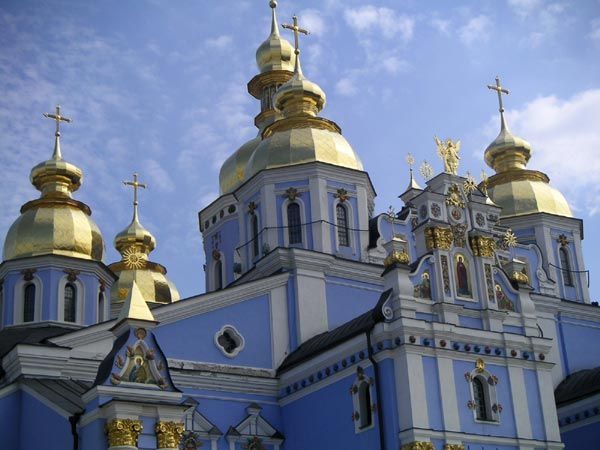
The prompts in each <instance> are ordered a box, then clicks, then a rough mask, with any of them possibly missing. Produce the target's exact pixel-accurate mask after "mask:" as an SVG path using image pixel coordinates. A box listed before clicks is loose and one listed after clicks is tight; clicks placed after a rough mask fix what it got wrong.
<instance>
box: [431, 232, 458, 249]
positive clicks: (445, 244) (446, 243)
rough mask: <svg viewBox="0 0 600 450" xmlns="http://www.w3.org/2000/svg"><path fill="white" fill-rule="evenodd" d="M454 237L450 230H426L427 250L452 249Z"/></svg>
mask: <svg viewBox="0 0 600 450" xmlns="http://www.w3.org/2000/svg"><path fill="white" fill-rule="evenodd" d="M452 241H453V235H452V230H451V229H450V228H441V227H430V228H427V229H425V245H426V246H427V250H433V249H440V250H450V249H451V248H452Z"/></svg>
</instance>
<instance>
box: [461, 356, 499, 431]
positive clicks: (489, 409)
mask: <svg viewBox="0 0 600 450" xmlns="http://www.w3.org/2000/svg"><path fill="white" fill-rule="evenodd" d="M465 379H466V380H467V382H468V383H469V385H470V391H471V399H470V400H469V401H468V403H467V407H468V408H469V409H471V410H472V411H473V419H474V420H475V421H478V422H495V423H498V422H499V421H500V413H501V412H502V405H501V404H500V403H498V400H497V393H496V385H497V384H498V378H497V377H496V376H494V375H492V374H490V373H489V372H488V371H487V370H485V363H484V362H483V360H482V359H481V358H479V359H477V362H476V363H475V370H473V371H472V372H467V373H465Z"/></svg>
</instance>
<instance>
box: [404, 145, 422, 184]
mask: <svg viewBox="0 0 600 450" xmlns="http://www.w3.org/2000/svg"><path fill="white" fill-rule="evenodd" d="M406 163H407V164H408V167H409V169H408V170H409V171H410V180H409V181H408V187H407V188H406V190H407V191H408V190H410V189H421V186H419V183H417V182H416V180H415V178H414V176H413V165H414V164H415V158H414V156H413V155H412V153H408V154H407V155H406Z"/></svg>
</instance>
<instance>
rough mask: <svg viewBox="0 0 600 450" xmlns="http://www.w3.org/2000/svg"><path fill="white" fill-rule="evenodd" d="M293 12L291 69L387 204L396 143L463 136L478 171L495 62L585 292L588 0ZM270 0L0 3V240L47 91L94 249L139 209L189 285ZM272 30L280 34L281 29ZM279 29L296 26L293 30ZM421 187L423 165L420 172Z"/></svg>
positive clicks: (245, 136) (284, 14)
mask: <svg viewBox="0 0 600 450" xmlns="http://www.w3.org/2000/svg"><path fill="white" fill-rule="evenodd" d="M293 14H297V15H298V16H299V21H300V25H301V26H303V27H306V28H308V29H309V30H311V34H310V36H308V37H306V38H304V37H303V38H302V39H301V48H302V63H303V69H304V74H305V76H307V77H308V78H309V79H311V80H312V81H314V82H316V83H318V84H319V85H320V86H321V87H322V88H323V90H324V91H325V92H326V94H327V106H326V108H325V110H324V111H323V112H322V113H321V115H322V116H323V117H326V118H328V119H331V120H334V121H336V122H337V123H338V124H339V125H340V126H341V128H342V131H343V134H344V135H345V137H346V138H347V139H348V141H349V142H350V143H351V144H352V146H353V147H354V149H355V150H356V151H357V152H358V154H359V155H360V157H361V159H362V161H363V164H364V166H365V170H367V171H368V172H369V174H370V177H371V180H372V181H373V184H374V186H375V189H376V191H377V194H378V196H377V199H376V211H377V212H383V211H386V210H387V209H388V206H389V205H394V207H395V209H396V210H399V209H400V207H401V206H402V205H401V203H400V200H399V199H398V198H397V196H398V195H399V194H400V193H401V192H403V190H404V188H405V187H406V185H407V182H408V167H407V165H406V162H405V157H406V154H407V153H408V152H411V153H412V154H413V155H414V156H415V159H416V160H417V165H419V164H420V163H421V162H422V161H423V160H427V161H429V162H430V163H431V164H432V165H433V166H434V169H435V171H436V173H437V172H439V171H441V170H442V169H443V164H442V162H441V160H439V159H438V157H437V156H436V149H435V144H434V140H433V137H434V136H436V135H437V136H440V137H442V138H446V137H450V138H453V139H460V140H461V142H462V150H461V152H462V159H461V166H460V169H459V172H460V174H462V175H464V174H466V172H467V171H470V173H472V174H474V175H476V176H478V174H480V173H481V170H482V169H486V171H487V173H488V175H491V174H492V173H493V171H492V170H491V169H490V168H488V167H487V166H485V163H484V161H483V151H484V150H485V148H486V147H487V145H488V144H489V143H490V142H491V141H492V140H493V139H494V138H495V137H496V135H497V134H498V131H499V120H498V112H497V110H498V103H497V97H496V95H495V93H493V92H492V91H489V90H488V89H487V88H486V85H487V84H493V82H494V78H495V76H496V75H500V77H501V79H502V84H503V85H505V87H507V88H508V89H509V90H510V95H509V96H508V97H507V98H506V99H505V107H506V109H507V118H508V122H509V126H510V128H511V130H512V131H513V132H514V133H515V134H517V135H519V136H521V137H523V138H525V139H527V140H528V141H529V142H530V143H531V144H532V146H533V149H534V154H533V156H532V158H531V161H530V163H529V166H528V167H529V168H531V169H536V170H541V171H544V172H545V173H547V174H548V175H549V177H550V180H551V184H552V185H553V186H554V187H556V188H558V189H560V190H561V191H562V192H563V193H564V195H565V196H566V198H567V199H568V201H569V203H570V205H571V207H572V209H573V211H574V214H575V215H576V216H577V217H579V218H581V219H583V221H584V236H585V240H584V257H585V261H586V265H587V268H588V269H589V270H590V272H591V292H592V299H595V300H600V255H599V252H598V249H599V248H600V231H599V230H600V202H599V201H598V197H599V195H600V156H599V152H600V126H599V119H600V0H571V1H558V2H557V1H552V0H507V1H504V0H477V1H461V0H456V1H451V2H450V1H441V0H438V1H434V0H431V1H427V2H424V1H418V0H400V1H399V0H319V1H317V0H302V1H300V0H280V1H279V7H278V15H279V19H280V22H290V21H291V16H292V15H293ZM269 27H270V9H269V7H268V1H267V0H236V1H217V0H195V1H192V0H178V1H167V0H164V1H161V0H146V1H143V0H118V1H117V0H103V1H102V2H84V1H81V0H69V1H67V0H44V1H27V0H3V1H2V2H0V92H2V96H0V168H1V170H2V172H3V173H2V175H1V176H0V208H1V211H2V214H1V215H0V236H5V234H6V231H7V230H8V228H9V226H10V224H11V223H12V222H13V221H14V220H15V219H16V217H17V216H18V213H19V208H20V206H21V205H22V204H23V203H25V202H26V201H28V200H31V199H33V198H36V197H37V196H38V195H39V193H38V192H37V191H35V189H34V188H33V187H32V186H31V184H30V183H29V171H30V169H31V167H32V166H33V165H35V164H37V163H38V162H40V161H43V160H46V159H48V158H49V157H50V155H51V153H52V145H53V133H54V123H53V122H52V121H50V120H47V119H44V118H43V117H42V113H44V112H52V111H53V110H54V106H55V105H56V104H60V105H61V106H62V113H63V114H64V115H65V116H67V117H71V118H72V119H73V123H71V124H68V125H64V126H63V131H62V151H63V157H64V158H65V159H66V160H68V161H70V162H72V163H74V164H76V165H78V166H79V167H80V168H82V169H83V171H84V182H83V186H82V187H81V189H80V190H79V191H78V192H77V193H76V195H75V197H76V198H77V199H78V200H81V201H84V202H85V203H87V204H88V205H89V206H90V207H91V208H92V211H93V215H92V217H93V218H94V220H95V221H96V222H97V223H98V225H99V227H100V229H101V231H102V233H103V235H104V238H105V241H106V246H107V254H106V258H105V262H107V263H111V262H115V261H118V260H119V255H118V253H117V252H116V250H114V248H113V245H112V242H113V238H114V236H115V235H116V233H118V232H119V231H121V230H122V229H123V228H125V226H126V225H127V224H128V223H129V221H130V219H131V201H132V193H131V192H130V191H131V189H127V188H125V187H124V186H123V184H122V180H129V179H131V176H132V173H133V172H139V174H140V180H141V181H142V182H146V183H147V184H148V189H147V190H145V191H143V192H141V193H140V217H141V221H142V223H143V224H144V226H145V227H146V228H147V229H149V230H150V231H151V232H152V233H153V234H154V235H155V236H156V238H157V242H158V245H157V249H156V250H155V251H154V252H153V253H152V255H151V259H152V260H153V261H156V262H159V263H161V264H163V265H165V266H166V267H167V269H168V276H169V277H170V278H171V279H172V280H173V281H174V282H175V284H176V285H177V287H178V288H179V291H180V293H181V295H182V297H188V296H192V295H196V294H199V293H202V292H204V272H203V264H204V255H203V252H202V242H201V235H200V232H199V227H198V216H197V214H198V211H200V210H201V209H202V208H203V207H204V206H206V205H208V204H209V203H210V202H212V201H213V200H214V199H215V198H217V196H218V193H219V192H218V191H219V187H218V173H219V168H220V166H221V164H222V162H223V161H224V160H225V159H226V158H227V156H228V155H230V154H231V153H233V152H234V151H235V149H236V148H238V147H239V146H240V145H241V144H243V143H244V142H246V141H247V140H249V139H251V138H252V137H254V136H255V135H256V132H257V130H256V128H254V125H253V118H254V116H255V115H256V114H257V113H258V112H259V108H260V105H259V102H258V101H256V100H255V99H253V98H252V97H251V96H250V95H249V94H248V93H247V89H246V84H247V82H248V81H249V80H250V79H251V78H252V77H253V76H254V75H255V74H256V73H257V68H256V63H255V57H254V55H255V51H256V48H257V47H258V46H259V45H260V43H261V42H262V41H263V40H264V39H265V38H266V37H267V35H268V34H269V31H270V28H269ZM282 33H283V34H285V33H287V32H282ZM288 39H289V40H292V36H289V38H288ZM419 182H420V183H421V184H423V180H422V179H419Z"/></svg>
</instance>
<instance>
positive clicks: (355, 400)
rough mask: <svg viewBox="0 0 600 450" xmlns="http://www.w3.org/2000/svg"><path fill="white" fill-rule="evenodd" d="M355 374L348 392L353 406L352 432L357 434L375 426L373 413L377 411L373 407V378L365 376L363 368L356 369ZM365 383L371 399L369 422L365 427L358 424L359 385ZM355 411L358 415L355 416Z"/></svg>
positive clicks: (359, 409) (374, 406)
mask: <svg viewBox="0 0 600 450" xmlns="http://www.w3.org/2000/svg"><path fill="white" fill-rule="evenodd" d="M357 372H358V373H357V374H356V378H355V379H354V383H353V384H352V387H351V389H350V392H351V394H352V407H353V411H352V417H353V419H354V420H353V422H354V434H358V433H363V432H365V431H367V430H370V429H372V428H374V427H375V414H376V413H377V411H376V410H375V408H376V407H377V405H376V403H375V397H374V392H373V386H374V384H375V383H374V380H373V378H370V377H368V376H367V374H366V373H365V372H364V369H362V368H361V370H360V371H359V370H357ZM363 383H366V384H367V385H368V389H369V397H370V399H371V404H370V405H368V407H369V410H370V412H371V424H370V425H367V426H366V427H361V426H360V411H361V409H362V408H361V406H362V405H361V402H360V386H361V384H363ZM356 413H358V414H359V417H358V418H356V416H355V415H356Z"/></svg>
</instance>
